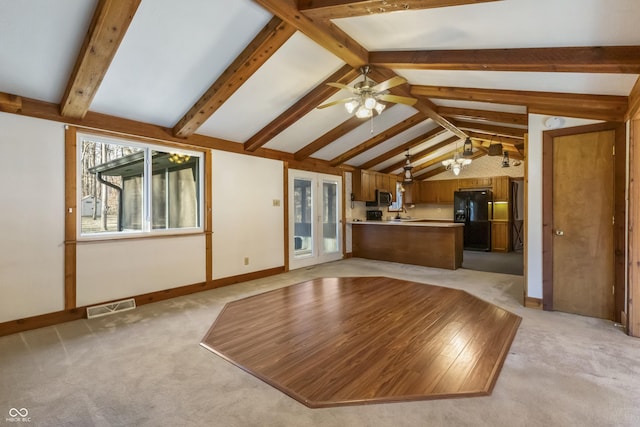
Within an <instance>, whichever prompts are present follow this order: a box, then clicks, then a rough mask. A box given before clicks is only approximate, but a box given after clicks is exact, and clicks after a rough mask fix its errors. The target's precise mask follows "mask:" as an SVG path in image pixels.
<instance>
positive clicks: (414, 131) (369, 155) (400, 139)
mask: <svg viewBox="0 0 640 427" xmlns="http://www.w3.org/2000/svg"><path fill="white" fill-rule="evenodd" d="M436 127H438V125H437V124H436V122H434V121H433V120H431V119H427V120H425V121H423V122H422V123H419V124H417V125H416V126H414V127H412V128H411V129H407V130H406V131H404V132H402V133H399V134H398V135H396V136H394V137H393V138H389V139H387V140H386V141H385V142H383V143H382V144H380V145H377V146H375V147H373V148H371V149H370V150H367V151H365V152H364V153H362V154H360V155H359V156H356V157H354V158H353V159H351V160H349V161H348V162H347V164H348V165H353V166H358V165H361V164H363V163H366V162H368V161H369V160H371V159H373V158H375V157H378V156H379V155H381V154H384V153H386V152H388V151H390V150H392V149H394V148H395V147H397V146H399V145H402V144H404V143H405V142H408V141H410V140H412V139H413V138H417V137H418V136H420V135H422V134H423V133H426V132H429V131H430V130H432V129H434V128H436ZM403 155H404V154H403Z"/></svg>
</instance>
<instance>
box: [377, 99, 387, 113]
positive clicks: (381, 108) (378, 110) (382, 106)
mask: <svg viewBox="0 0 640 427" xmlns="http://www.w3.org/2000/svg"><path fill="white" fill-rule="evenodd" d="M386 107H387V106H386V105H384V104H380V103H379V102H377V103H376V107H375V110H376V111H377V112H378V114H382V112H383V111H384V109H385V108H386Z"/></svg>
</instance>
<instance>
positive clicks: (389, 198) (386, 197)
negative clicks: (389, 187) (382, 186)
mask: <svg viewBox="0 0 640 427" xmlns="http://www.w3.org/2000/svg"><path fill="white" fill-rule="evenodd" d="M391 203H393V195H392V194H391V193H390V192H388V191H382V190H376V199H375V200H374V201H373V202H367V203H366V205H367V206H391Z"/></svg>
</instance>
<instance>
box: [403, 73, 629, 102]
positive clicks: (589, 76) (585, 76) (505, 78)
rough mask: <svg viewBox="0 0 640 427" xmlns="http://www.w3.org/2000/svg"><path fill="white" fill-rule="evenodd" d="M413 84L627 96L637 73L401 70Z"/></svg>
mask: <svg viewBox="0 0 640 427" xmlns="http://www.w3.org/2000/svg"><path fill="white" fill-rule="evenodd" d="M398 72H399V74H400V75H402V77H404V78H406V79H407V80H408V81H409V83H411V84H412V85H418V86H419V85H426V86H453V87H472V88H479V89H502V90H523V91H539V92H564V93H584V94H597V95H621V96H627V95H629V92H631V89H633V85H634V84H635V82H636V80H638V75H637V74H595V73H538V72H523V71H519V72H515V71H467V70H399V71H398Z"/></svg>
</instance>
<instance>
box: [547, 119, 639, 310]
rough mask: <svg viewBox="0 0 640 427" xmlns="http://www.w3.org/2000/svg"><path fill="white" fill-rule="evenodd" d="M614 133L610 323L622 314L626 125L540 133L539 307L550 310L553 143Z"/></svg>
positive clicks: (576, 128) (623, 306)
mask: <svg viewBox="0 0 640 427" xmlns="http://www.w3.org/2000/svg"><path fill="white" fill-rule="evenodd" d="M607 130H613V131H615V150H616V156H615V158H614V183H613V185H614V192H615V195H614V205H615V206H614V212H615V217H616V223H615V227H614V248H615V249H614V251H615V253H614V259H615V272H614V275H615V277H614V281H615V283H614V287H615V302H614V321H616V322H620V320H621V316H622V312H623V311H625V304H626V302H625V299H626V298H625V282H624V280H625V233H626V230H625V223H626V217H625V215H626V209H625V207H626V206H625V204H626V202H625V187H626V126H625V124H624V123H621V122H606V123H598V124H594V125H586V126H576V127H570V128H563V129H556V130H549V131H545V132H543V133H542V307H543V309H544V310H553V240H552V239H553V236H552V228H553V140H554V138H557V137H561V136H568V135H577V134H581V133H590V132H601V131H607Z"/></svg>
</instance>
